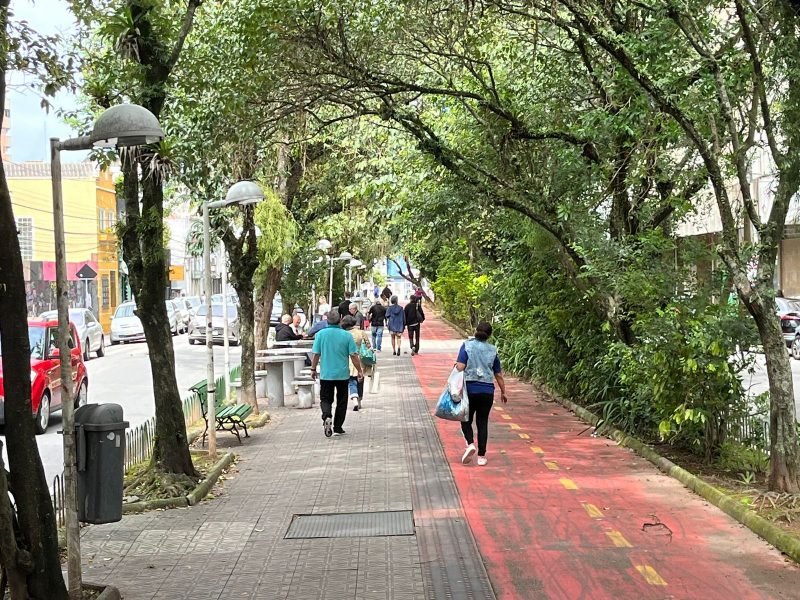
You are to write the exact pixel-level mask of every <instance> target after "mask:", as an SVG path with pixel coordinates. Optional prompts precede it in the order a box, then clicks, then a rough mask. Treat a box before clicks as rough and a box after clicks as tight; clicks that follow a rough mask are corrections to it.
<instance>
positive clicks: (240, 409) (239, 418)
mask: <svg viewBox="0 0 800 600" xmlns="http://www.w3.org/2000/svg"><path fill="white" fill-rule="evenodd" d="M189 390H191V391H192V392H195V393H196V394H197V396H198V397H199V398H200V410H201V411H202V413H203V423H205V428H204V429H203V436H202V442H201V443H203V444H205V443H206V435H207V433H208V382H207V381H206V380H205V379H203V380H202V381H198V382H197V383H195V384H194V385H193V386H192V387H190V388H189ZM252 412H253V407H252V406H250V405H249V404H223V405H222V406H218V407H217V411H216V414H215V415H214V418H215V420H216V422H217V427H216V429H217V431H230V432H231V433H232V434H233V435H235V436H236V439H237V440H239V443H240V444H241V443H242V437H241V435H239V428H242V429H243V430H244V437H250V434H249V433H247V423H245V419H246V418H247V417H248V415H249V414H250V413H252Z"/></svg>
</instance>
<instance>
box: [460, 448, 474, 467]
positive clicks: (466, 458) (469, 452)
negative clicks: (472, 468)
mask: <svg viewBox="0 0 800 600" xmlns="http://www.w3.org/2000/svg"><path fill="white" fill-rule="evenodd" d="M477 451H478V449H477V448H476V447H475V444H470V445H469V446H467V449H466V450H464V454H463V455H462V456H461V464H464V465H468V464H469V463H470V461H472V457H473V456H474V455H475V453H476V452H477Z"/></svg>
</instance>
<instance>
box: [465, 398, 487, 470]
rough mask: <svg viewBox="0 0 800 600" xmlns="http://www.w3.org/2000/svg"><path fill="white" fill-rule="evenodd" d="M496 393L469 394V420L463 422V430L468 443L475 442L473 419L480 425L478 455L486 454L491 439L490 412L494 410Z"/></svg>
mask: <svg viewBox="0 0 800 600" xmlns="http://www.w3.org/2000/svg"><path fill="white" fill-rule="evenodd" d="M492 404H494V394H470V395H469V421H462V422H461V431H462V432H463V434H464V439H465V440H467V443H468V444H474V443H475V438H474V437H473V433H472V421H473V419H475V421H476V425H477V426H478V456H486V441H487V440H488V439H489V413H491V412H492Z"/></svg>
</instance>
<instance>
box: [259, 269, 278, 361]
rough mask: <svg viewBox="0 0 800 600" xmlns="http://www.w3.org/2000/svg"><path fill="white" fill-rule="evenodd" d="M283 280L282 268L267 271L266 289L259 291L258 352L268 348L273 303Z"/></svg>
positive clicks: (265, 278) (265, 277)
mask: <svg viewBox="0 0 800 600" xmlns="http://www.w3.org/2000/svg"><path fill="white" fill-rule="evenodd" d="M282 278H283V270H282V269H280V268H274V267H273V268H271V269H268V270H267V273H266V274H265V276H264V280H265V284H264V287H263V288H262V289H261V290H259V296H258V310H257V311H256V313H257V314H256V315H255V319H256V326H255V338H256V339H255V347H256V350H264V349H265V348H266V347H267V336H268V335H269V320H270V316H271V315H272V302H273V301H274V300H275V294H276V293H277V291H278V288H279V287H280V285H281V279H282Z"/></svg>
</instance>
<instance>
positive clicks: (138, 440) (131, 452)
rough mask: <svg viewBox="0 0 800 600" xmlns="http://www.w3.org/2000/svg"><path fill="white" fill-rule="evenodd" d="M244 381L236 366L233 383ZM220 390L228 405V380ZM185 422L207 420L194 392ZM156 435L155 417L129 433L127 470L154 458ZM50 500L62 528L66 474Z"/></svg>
mask: <svg viewBox="0 0 800 600" xmlns="http://www.w3.org/2000/svg"><path fill="white" fill-rule="evenodd" d="M240 377H241V366H238V365H237V366H236V367H234V368H233V369H231V372H230V378H231V381H235V380H236V379H239V378H240ZM216 386H217V388H216V389H217V393H216V397H217V402H224V401H225V400H227V398H225V377H224V376H223V377H220V378H218V379H217V381H216ZM183 418H184V422H185V423H186V426H187V427H189V425H192V424H193V423H196V422H197V421H199V420H200V419H202V418H203V411H202V408H201V406H200V396H198V395H197V393H195V392H192V393H191V394H189V395H188V396H187V397H186V398H184V399H183ZM155 434H156V419H155V417H151V418H149V419H148V420H147V421H145V422H144V423H141V424H140V425H137V426H136V427H134V428H133V429H130V430H128V431H127V432H126V433H125V469H126V470H127V469H128V468H130V467H131V466H132V465H135V464H137V463H140V462H144V461H146V460H147V459H148V458H150V457H151V456H152V454H153V445H154V443H155ZM50 497H51V498H52V500H53V508H54V509H55V513H56V522H57V523H58V526H59V527H60V526H62V525H63V524H64V473H63V472H62V473H60V474H59V475H56V476H55V477H53V486H52V488H51V491H50Z"/></svg>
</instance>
